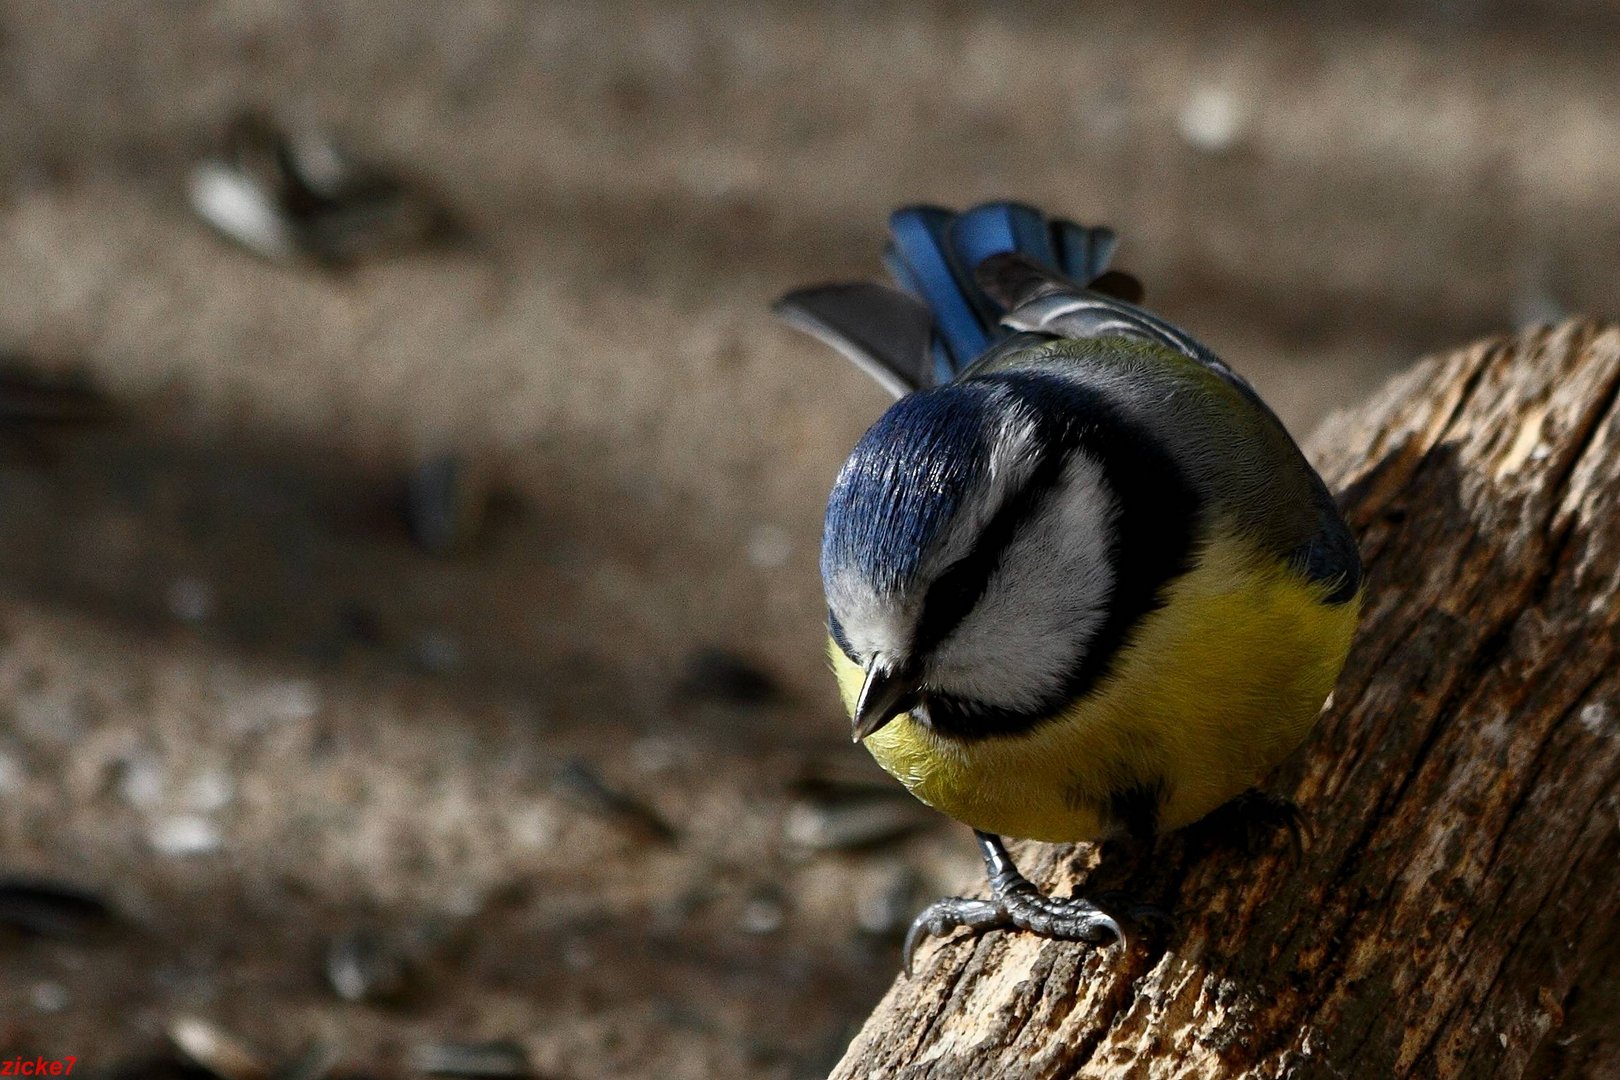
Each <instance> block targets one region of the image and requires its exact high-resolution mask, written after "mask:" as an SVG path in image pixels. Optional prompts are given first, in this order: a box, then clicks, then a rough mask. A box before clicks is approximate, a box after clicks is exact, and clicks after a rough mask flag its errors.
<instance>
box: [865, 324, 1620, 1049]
mask: <svg viewBox="0 0 1620 1080" xmlns="http://www.w3.org/2000/svg"><path fill="white" fill-rule="evenodd" d="M1617 391H1620V328H1617V327H1615V326H1610V325H1597V324H1593V323H1572V324H1568V325H1565V326H1562V327H1559V328H1557V329H1547V328H1540V329H1535V330H1531V331H1528V332H1526V333H1524V334H1523V335H1522V336H1520V337H1518V338H1516V339H1513V340H1503V341H1494V342H1487V343H1483V344H1479V345H1476V346H1474V347H1472V348H1468V349H1464V350H1462V351H1460V352H1456V353H1452V354H1449V355H1444V356H1439V357H1435V358H1431V359H1429V360H1427V361H1425V362H1423V363H1421V364H1419V365H1418V366H1417V367H1416V368H1414V369H1413V370H1412V371H1410V372H1408V373H1407V374H1405V375H1403V376H1401V377H1398V378H1396V379H1395V380H1393V381H1392V382H1391V383H1390V384H1389V385H1388V386H1386V387H1385V388H1384V389H1383V390H1382V391H1381V392H1380V393H1379V394H1378V395H1377V396H1376V397H1375V398H1374V399H1373V400H1372V401H1370V402H1368V403H1367V404H1366V405H1364V406H1362V407H1360V408H1357V409H1354V410H1352V411H1348V412H1344V413H1341V414H1338V415H1336V416H1334V417H1332V418H1330V419H1329V421H1328V422H1327V423H1326V424H1325V425H1324V426H1323V427H1322V429H1321V430H1320V431H1318V432H1317V434H1316V436H1315V438H1314V439H1313V440H1312V441H1311V442H1310V444H1309V445H1308V447H1307V449H1308V450H1310V451H1313V453H1312V458H1313V460H1315V461H1317V462H1318V463H1319V464H1320V466H1321V468H1322V472H1323V475H1324V477H1326V479H1327V480H1328V483H1329V484H1330V486H1332V487H1334V489H1335V490H1337V491H1339V492H1340V493H1341V496H1340V497H1341V501H1342V504H1343V506H1344V507H1345V510H1346V513H1347V516H1348V517H1349V520H1350V522H1351V524H1352V525H1353V526H1354V527H1355V528H1356V530H1357V532H1358V534H1359V536H1360V537H1361V544H1362V551H1363V553H1364V555H1365V557H1366V561H1367V566H1368V570H1369V577H1368V595H1367V604H1366V612H1365V616H1364V619H1363V623H1362V628H1361V632H1360V636H1359V638H1358V640H1357V643H1356V646H1355V648H1354V650H1353V652H1352V655H1351V657H1350V661H1349V664H1348V665H1347V667H1346V669H1345V672H1344V675H1343V677H1342V678H1341V679H1340V682H1339V686H1338V689H1337V691H1336V692H1335V695H1334V700H1333V702H1332V703H1331V704H1330V705H1329V707H1328V708H1327V710H1326V711H1325V712H1324V714H1323V717H1322V720H1321V723H1320V724H1319V726H1318V727H1317V729H1316V730H1315V732H1314V733H1313V734H1312V736H1311V737H1310V739H1309V740H1308V741H1307V743H1306V745H1305V746H1304V747H1303V748H1301V750H1300V751H1299V752H1298V753H1296V754H1295V755H1294V756H1293V757H1292V758H1291V759H1290V761H1289V762H1288V763H1287V764H1285V766H1284V767H1283V768H1282V769H1281V770H1280V771H1279V773H1278V775H1277V776H1275V777H1274V778H1273V779H1272V782H1271V784H1270V785H1269V787H1270V789H1271V790H1273V791H1275V792H1278V793H1283V794H1290V795H1291V796H1292V797H1293V798H1295V799H1296V800H1297V801H1298V802H1299V804H1300V805H1301V807H1302V808H1303V810H1304V811H1305V814H1306V816H1307V819H1308V820H1309V822H1310V825H1311V833H1312V840H1311V842H1310V844H1309V847H1308V850H1307V852H1306V854H1305V856H1304V858H1303V860H1301V861H1300V862H1298V863H1296V862H1295V861H1293V859H1292V858H1291V856H1290V854H1289V852H1288V850H1287V845H1286V844H1283V843H1279V844H1277V845H1276V846H1275V847H1274V848H1273V849H1270V850H1266V851H1262V852H1260V853H1258V854H1256V853H1245V852H1244V851H1242V850H1241V849H1240V848H1238V847H1236V846H1232V845H1224V846H1223V845H1222V844H1220V843H1219V842H1218V838H1211V837H1210V836H1209V835H1207V834H1209V833H1211V832H1212V831H1213V830H1211V829H1206V830H1203V833H1204V834H1205V835H1202V836H1200V835H1199V832H1200V830H1199V829H1198V827H1197V826H1194V827H1193V829H1192V830H1187V831H1184V832H1183V833H1182V834H1179V835H1174V836H1170V837H1166V838H1163V839H1161V841H1160V842H1159V844H1158V845H1157V847H1156V849H1155V851H1154V853H1153V855H1152V856H1151V858H1149V859H1146V860H1143V859H1135V860H1131V859H1129V858H1127V857H1125V856H1124V855H1123V854H1122V855H1120V856H1119V857H1117V858H1116V856H1115V853H1113V852H1112V851H1108V852H1105V853H1104V854H1103V855H1102V856H1101V857H1100V859H1099V856H1098V854H1097V852H1095V851H1094V850H1093V849H1092V848H1090V847H1089V846H1086V845H1081V846H1077V847H1074V848H1062V847H1049V846H1045V845H1034V844H1030V845H1024V846H1023V847H1022V849H1021V850H1019V852H1018V853H1019V855H1020V857H1021V859H1022V861H1023V863H1024V864H1025V866H1026V868H1027V869H1029V870H1031V871H1033V873H1032V875H1031V876H1032V877H1033V878H1034V879H1035V880H1036V881H1037V882H1041V883H1043V884H1044V885H1045V886H1046V887H1047V888H1051V889H1054V890H1056V891H1058V892H1067V891H1068V890H1070V889H1078V888H1082V887H1085V888H1092V889H1095V888H1124V889H1126V890H1128V891H1129V892H1130V894H1131V895H1133V896H1135V897H1139V898H1141V899H1144V900H1147V901H1150V902H1153V903H1157V904H1159V905H1161V906H1163V907H1164V908H1166V909H1167V910H1169V911H1170V912H1171V913H1172V914H1173V916H1174V925H1173V927H1172V928H1170V929H1169V930H1167V931H1164V932H1162V933H1160V934H1159V935H1158V940H1153V938H1154V935H1153V934H1152V933H1150V932H1148V931H1147V930H1145V929H1144V931H1142V932H1140V933H1137V934H1135V935H1133V940H1132V942H1131V944H1130V946H1129V947H1128V948H1123V949H1122V948H1120V947H1117V946H1115V947H1109V948H1104V949H1101V950H1093V949H1089V948H1086V947H1084V946H1081V945H1076V944H1072V943H1064V942H1049V941H1042V940H1040V939H1037V938H1034V937H1032V936H1029V935H1027V934H1021V933H1016V932H1000V931H997V932H991V933H988V934H985V935H983V936H982V937H979V938H976V939H975V938H971V937H967V936H964V935H960V934H959V935H958V936H957V937H954V938H950V939H946V940H944V941H943V942H942V943H940V944H937V945H925V946H924V947H923V948H922V949H921V950H920V952H919V956H918V962H917V972H916V975H915V977H914V978H912V979H910V980H907V979H905V978H904V977H900V978H898V979H897V980H896V982H895V984H894V986H893V987H892V988H891V989H890V991H889V993H888V995H887V996H886V997H885V998H884V999H883V1001H882V1002H881V1003H880V1004H879V1005H878V1007H877V1009H876V1010H875V1011H874V1012H873V1014H872V1015H871V1017H870V1018H869V1019H868V1020H867V1022H866V1024H865V1026H864V1027H863V1028H862V1030H861V1031H860V1033H859V1034H858V1035H857V1036H856V1038H855V1040H854V1041H853V1043H852V1044H851V1045H850V1047H849V1050H848V1051H847V1053H846V1055H845V1057H844V1059H843V1061H842V1062H841V1063H840V1064H839V1066H838V1067H837V1069H836V1071H835V1073H834V1075H835V1076H836V1077H874V1076H881V1077H891V1076H892V1077H951V1078H958V1077H1002V1076H1006V1077H1070V1076H1129V1077H1138V1076H1140V1077H1234V1076H1262V1077H1281V1076H1287V1077H1389V1076H1425V1077H1427V1076H1440V1077H1520V1076H1620V920H1617V915H1620V664H1617V663H1616V660H1617V656H1620V612H1617V610H1616V604H1615V597H1616V592H1617V585H1620V411H1617V409H1616V394H1617ZM963 842H964V843H966V842H967V837H966V835H965V833H964V840H963ZM1116 863H1117V864H1119V865H1118V866H1117V867H1116V865H1115V864H1116ZM1133 863H1134V865H1132V864H1133Z"/></svg>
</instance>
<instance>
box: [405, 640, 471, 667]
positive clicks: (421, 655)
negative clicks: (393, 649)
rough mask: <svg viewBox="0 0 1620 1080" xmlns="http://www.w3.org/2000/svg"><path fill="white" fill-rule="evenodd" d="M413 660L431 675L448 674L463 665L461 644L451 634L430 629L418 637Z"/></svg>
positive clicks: (414, 646)
mask: <svg viewBox="0 0 1620 1080" xmlns="http://www.w3.org/2000/svg"><path fill="white" fill-rule="evenodd" d="M411 660H412V661H413V662H414V663H415V664H416V666H417V667H419V668H421V669H422V670H423V671H425V672H427V673H428V674H430V675H446V674H449V673H450V672H452V671H454V670H455V669H456V668H458V667H460V666H461V646H460V645H459V644H458V643H457V642H456V640H455V639H454V638H452V637H451V636H450V635H448V634H445V633H442V632H440V631H437V630H430V631H428V632H427V633H425V634H423V635H422V636H421V637H419V638H417V639H416V643H415V644H414V645H413V646H412V647H411Z"/></svg>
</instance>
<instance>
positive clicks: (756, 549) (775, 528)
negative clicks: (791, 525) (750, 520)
mask: <svg viewBox="0 0 1620 1080" xmlns="http://www.w3.org/2000/svg"><path fill="white" fill-rule="evenodd" d="M792 554H793V539H792V537H791V536H789V535H788V531H787V530H786V529H784V528H782V527H781V526H780V525H756V526H755V527H754V529H753V531H751V532H750V533H749V534H748V561H749V562H751V563H753V564H754V565H755V566H757V567H759V568H760V569H761V570H777V569H780V568H781V567H783V566H785V565H786V564H787V561H788V558H789V557H790V556H791V555H792Z"/></svg>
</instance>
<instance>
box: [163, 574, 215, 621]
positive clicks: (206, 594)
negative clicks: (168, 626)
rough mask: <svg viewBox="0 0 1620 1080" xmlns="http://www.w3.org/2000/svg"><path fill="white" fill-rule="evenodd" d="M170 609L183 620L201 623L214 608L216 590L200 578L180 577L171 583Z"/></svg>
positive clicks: (168, 597) (169, 591) (168, 595)
mask: <svg viewBox="0 0 1620 1080" xmlns="http://www.w3.org/2000/svg"><path fill="white" fill-rule="evenodd" d="M167 600H168V604H169V611H170V613H171V614H173V615H174V617H175V618H177V619H179V620H180V621H181V622H188V623H200V622H202V621H203V620H204V619H206V618H208V616H209V615H210V614H211V613H212V612H213V610H214V590H213V587H212V586H211V585H209V584H208V582H206V581H203V580H201V579H200V578H178V579H176V580H174V581H171V582H170V583H169V590H168V593H167Z"/></svg>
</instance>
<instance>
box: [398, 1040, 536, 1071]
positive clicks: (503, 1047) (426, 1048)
mask: <svg viewBox="0 0 1620 1080" xmlns="http://www.w3.org/2000/svg"><path fill="white" fill-rule="evenodd" d="M410 1062H411V1067H412V1068H414V1069H416V1070H417V1071H418V1072H425V1073H428V1074H429V1075H432V1076H466V1077H475V1078H485V1077H487V1078H489V1080H505V1078H509V1077H522V1076H529V1075H530V1074H531V1072H532V1068H531V1066H530V1065H529V1055H528V1054H527V1053H526V1052H525V1051H524V1049H523V1047H521V1046H519V1045H518V1044H517V1043H515V1042H509V1041H506V1040H492V1041H489V1042H426V1043H418V1044H417V1045H416V1046H414V1047H412V1048H411V1053H410Z"/></svg>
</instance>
